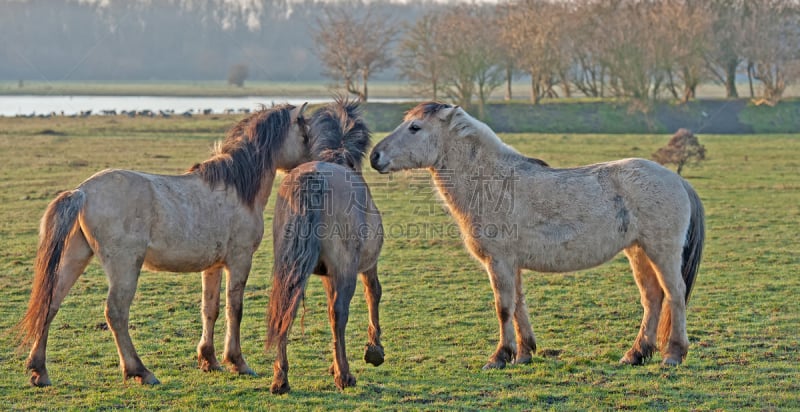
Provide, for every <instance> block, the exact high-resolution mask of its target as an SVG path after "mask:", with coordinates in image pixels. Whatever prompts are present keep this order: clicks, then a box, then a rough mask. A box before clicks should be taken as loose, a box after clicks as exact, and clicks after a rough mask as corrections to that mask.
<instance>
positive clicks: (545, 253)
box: [521, 242, 624, 272]
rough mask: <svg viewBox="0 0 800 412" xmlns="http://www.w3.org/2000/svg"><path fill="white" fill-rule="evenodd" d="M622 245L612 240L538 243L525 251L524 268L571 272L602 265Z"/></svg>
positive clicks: (540, 270)
mask: <svg viewBox="0 0 800 412" xmlns="http://www.w3.org/2000/svg"><path fill="white" fill-rule="evenodd" d="M623 247H624V246H622V245H621V244H616V243H614V242H611V243H606V244H593V245H591V246H590V245H580V246H577V245H570V244H562V245H546V244H545V245H539V247H538V248H532V249H529V250H528V251H527V253H526V254H524V255H523V256H525V259H524V263H523V264H522V265H521V266H522V267H524V268H525V269H531V270H535V271H538V272H572V271H575V270H583V269H589V268H592V267H595V266H599V265H602V264H603V263H605V262H608V261H609V260H611V259H612V258H613V257H614V256H616V255H617V253H619V252H620V251H621V250H622V249H623Z"/></svg>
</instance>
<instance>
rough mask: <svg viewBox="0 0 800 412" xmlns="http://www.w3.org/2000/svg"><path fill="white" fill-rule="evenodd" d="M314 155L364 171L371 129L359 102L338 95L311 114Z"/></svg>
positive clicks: (325, 160)
mask: <svg viewBox="0 0 800 412" xmlns="http://www.w3.org/2000/svg"><path fill="white" fill-rule="evenodd" d="M310 124H311V127H310V131H311V145H310V147H311V157H312V159H313V160H319V161H323V162H330V163H336V164H339V165H341V166H345V167H348V168H350V169H353V170H361V162H362V161H363V160H364V156H365V155H366V152H367V149H368V148H369V143H370V137H371V134H370V131H369V128H368V127H367V124H366V123H365V122H364V119H363V117H362V115H361V107H360V106H359V102H358V101H354V100H350V99H348V98H347V97H344V96H337V97H336V98H335V99H334V102H333V103H330V104H327V105H325V106H324V107H321V108H320V109H319V110H317V111H316V112H314V114H313V115H312V116H311V122H310Z"/></svg>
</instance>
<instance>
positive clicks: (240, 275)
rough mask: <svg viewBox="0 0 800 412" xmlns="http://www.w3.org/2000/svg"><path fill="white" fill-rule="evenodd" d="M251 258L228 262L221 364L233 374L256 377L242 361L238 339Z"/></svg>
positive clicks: (239, 339) (239, 340)
mask: <svg viewBox="0 0 800 412" xmlns="http://www.w3.org/2000/svg"><path fill="white" fill-rule="evenodd" d="M251 258H252V256H248V257H247V258H246V259H245V258H241V259H238V261H237V262H234V263H231V262H228V267H227V277H226V279H227V283H226V288H225V289H226V290H225V295H226V298H225V317H226V320H227V323H228V332H227V333H226V334H225V349H224V352H223V358H222V362H224V363H226V364H228V365H230V368H231V370H232V371H233V372H237V373H240V374H243V375H252V376H256V373H255V372H253V370H252V369H250V367H249V366H247V362H245V361H244V357H243V356H242V346H241V338H240V335H241V324H242V307H243V302H244V287H245V285H246V284H247V277H248V276H249V274H250V265H251Z"/></svg>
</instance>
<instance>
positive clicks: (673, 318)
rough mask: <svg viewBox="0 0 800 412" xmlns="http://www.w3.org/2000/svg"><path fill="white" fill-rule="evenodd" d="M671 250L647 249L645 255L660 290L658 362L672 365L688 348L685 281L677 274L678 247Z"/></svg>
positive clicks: (682, 356) (679, 262)
mask: <svg viewBox="0 0 800 412" xmlns="http://www.w3.org/2000/svg"><path fill="white" fill-rule="evenodd" d="M671 249H672V250H670V251H668V252H666V253H658V254H655V253H651V252H650V251H648V256H649V257H650V260H651V261H652V262H653V266H654V267H655V269H656V274H657V275H658V283H659V284H660V285H661V289H662V290H663V291H664V302H663V306H662V309H661V318H660V320H659V324H658V340H659V343H660V344H661V345H662V347H661V354H662V357H663V360H662V363H663V364H664V365H670V366H675V365H679V364H680V363H681V362H683V359H684V358H685V357H686V354H687V353H688V351H689V337H688V335H687V334H686V284H685V282H684V280H683V277H682V276H681V262H682V246H675V247H673V248H671Z"/></svg>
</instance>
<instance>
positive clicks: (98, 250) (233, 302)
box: [18, 105, 309, 386]
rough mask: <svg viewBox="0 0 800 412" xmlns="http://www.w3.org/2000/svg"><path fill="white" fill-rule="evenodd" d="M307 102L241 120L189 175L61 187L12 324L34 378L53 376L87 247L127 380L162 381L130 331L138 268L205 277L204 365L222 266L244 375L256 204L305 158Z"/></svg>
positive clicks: (210, 357) (206, 366)
mask: <svg viewBox="0 0 800 412" xmlns="http://www.w3.org/2000/svg"><path fill="white" fill-rule="evenodd" d="M304 109H305V105H303V107H299V108H297V107H294V106H291V105H283V106H277V107H273V108H270V109H264V110H261V111H259V112H256V113H254V114H252V115H250V116H249V117H247V118H245V119H244V120H242V121H241V122H239V123H238V124H237V125H236V126H235V127H233V128H232V129H231V130H230V131H229V132H228V134H227V137H226V138H225V140H224V141H223V142H222V143H221V144H220V145H218V146H217V147H216V149H215V151H214V154H213V156H212V157H211V158H210V159H208V160H206V161H204V162H202V163H199V164H197V165H195V166H194V167H192V169H191V170H190V171H189V172H187V173H186V174H183V175H179V176H164V175H155V174H150V173H143V172H137V171H131V170H105V171H102V172H99V173H97V174H95V175H94V176H92V177H90V178H89V179H87V180H86V181H84V182H83V183H81V184H80V185H79V186H78V187H77V188H76V189H74V190H69V191H65V192H62V193H61V194H60V195H58V197H56V199H55V200H53V201H52V202H51V203H50V205H49V206H48V207H47V210H46V211H45V213H44V216H43V217H42V221H41V227H40V235H39V249H38V251H37V254H36V262H35V264H34V265H35V266H34V279H33V289H32V291H31V297H30V301H29V303H28V310H27V312H26V313H25V316H24V318H23V319H22V321H21V322H20V324H19V325H18V327H19V330H20V340H21V341H22V345H23V346H25V345H31V346H32V349H31V351H30V355H29V356H28V361H27V368H28V370H30V371H31V373H32V376H31V378H30V382H31V384H33V385H35V386H47V385H50V378H49V376H48V373H47V368H46V367H45V357H46V356H45V355H46V347H47V336H48V331H49V329H50V325H51V322H52V321H53V318H54V317H55V316H56V313H57V312H58V309H59V306H60V305H61V302H62V301H63V299H64V297H65V296H66V295H67V293H68V292H69V290H70V288H71V287H72V285H73V284H74V283H75V281H76V280H77V279H78V277H79V276H80V275H81V273H83V270H84V269H85V268H86V265H88V264H89V261H90V260H91V258H92V256H97V259H98V260H99V261H100V264H101V265H102V267H103V270H104V271H105V273H106V277H107V278H108V299H107V300H106V311H105V315H106V320H107V321H108V326H109V328H110V329H111V332H112V333H113V335H114V340H115V341H116V344H117V352H118V353H119V361H120V368H121V369H122V375H123V378H124V379H128V378H135V379H136V380H138V381H139V382H141V383H143V384H157V383H159V381H158V379H156V377H155V375H153V373H152V372H150V371H149V370H148V369H147V368H146V367H145V366H144V363H142V360H141V359H140V358H139V355H138V354H137V353H136V349H135V348H134V346H133V342H132V341H131V336H130V334H129V332H128V319H129V311H130V306H131V302H132V301H133V297H134V294H135V292H136V286H137V283H138V280H139V272H140V271H141V269H142V268H143V267H144V268H146V269H149V270H154V271H168V272H199V271H202V272H203V275H202V278H203V309H202V311H203V336H202V338H201V340H200V343H199V344H198V347H197V353H198V354H197V356H198V361H199V364H200V367H201V368H202V369H203V370H214V369H220V368H221V367H220V364H219V362H218V361H217V359H216V356H215V353H214V323H215V321H216V319H217V316H218V313H219V291H220V281H221V273H222V270H223V269H225V271H226V272H227V285H226V293H227V297H226V299H227V301H226V315H227V321H228V330H227V334H226V337H225V351H224V358H223V361H224V362H225V363H228V364H230V368H231V369H232V370H233V371H234V372H237V373H242V374H252V373H253V371H252V370H251V369H250V367H249V366H247V363H246V362H245V360H244V357H243V356H242V351H241V345H240V342H239V335H240V333H239V327H240V322H241V318H242V300H243V295H244V286H245V283H246V282H247V277H248V275H249V273H250V266H251V263H252V257H253V253H254V252H255V251H256V249H257V248H258V245H259V244H260V242H261V238H262V235H263V233H264V217H263V212H264V207H265V205H266V203H267V200H268V199H269V196H270V192H271V190H272V183H273V180H274V178H275V173H276V170H279V169H282V170H287V169H291V168H293V167H295V166H297V165H298V164H300V163H303V162H306V161H308V160H309V148H308V143H309V142H308V135H307V125H306V124H305V120H304V118H303V110H304Z"/></svg>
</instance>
